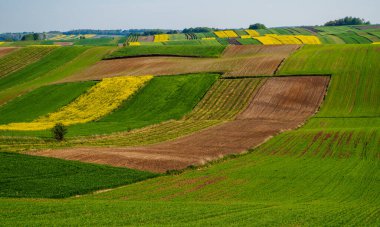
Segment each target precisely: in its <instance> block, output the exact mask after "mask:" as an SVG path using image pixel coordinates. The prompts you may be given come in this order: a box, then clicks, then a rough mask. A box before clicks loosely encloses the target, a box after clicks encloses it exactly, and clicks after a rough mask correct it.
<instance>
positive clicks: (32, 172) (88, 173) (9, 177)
mask: <svg viewBox="0 0 380 227" xmlns="http://www.w3.org/2000/svg"><path fill="white" fill-rule="evenodd" d="M155 176H157V175H156V174H152V173H148V172H142V171H137V170H131V169H126V168H116V167H109V166H101V165H93V164H85V163H80V162H73V161H64V160H59V159H53V158H45V157H34V156H29V155H22V154H16V153H4V152H1V153H0V197H31V198H64V197H69V196H74V195H80V194H86V193H89V192H92V191H95V190H100V189H106V188H112V187H117V186H120V185H126V184H131V183H134V182H138V181H141V180H145V179H147V178H152V177H155Z"/></svg>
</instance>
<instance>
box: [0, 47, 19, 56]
mask: <svg viewBox="0 0 380 227" xmlns="http://www.w3.org/2000/svg"><path fill="white" fill-rule="evenodd" d="M0 45H1V44H0ZM17 49H18V48H17V47H0V58H2V57H4V56H6V55H7V54H10V53H12V52H13V51H15V50H17Z"/></svg>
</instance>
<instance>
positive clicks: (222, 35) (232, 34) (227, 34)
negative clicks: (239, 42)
mask: <svg viewBox="0 0 380 227" xmlns="http://www.w3.org/2000/svg"><path fill="white" fill-rule="evenodd" d="M214 33H215V35H216V36H218V37H219V38H237V37H239V36H238V34H236V32H234V31H232V30H226V31H216V32H214Z"/></svg>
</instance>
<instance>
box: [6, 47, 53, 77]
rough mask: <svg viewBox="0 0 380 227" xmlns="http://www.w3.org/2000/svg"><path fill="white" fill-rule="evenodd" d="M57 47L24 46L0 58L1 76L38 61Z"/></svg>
mask: <svg viewBox="0 0 380 227" xmlns="http://www.w3.org/2000/svg"><path fill="white" fill-rule="evenodd" d="M55 49H57V47H51V46H48V47H44V46H32V47H24V48H21V49H19V50H17V51H14V52H13V53H10V54H8V55H6V56H4V57H2V58H0V78H2V77H4V76H6V75H8V74H10V73H13V72H15V71H17V70H20V69H22V68H24V67H26V66H27V65H29V64H32V63H34V62H37V61H38V60H40V59H41V58H43V57H44V56H46V55H48V54H49V53H51V52H52V51H53V50H55Z"/></svg>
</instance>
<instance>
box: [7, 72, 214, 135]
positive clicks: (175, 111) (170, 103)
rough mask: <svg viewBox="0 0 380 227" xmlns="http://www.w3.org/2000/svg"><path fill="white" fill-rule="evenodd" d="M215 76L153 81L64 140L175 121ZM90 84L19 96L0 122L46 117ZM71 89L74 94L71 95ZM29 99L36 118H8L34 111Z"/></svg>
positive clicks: (70, 131)
mask: <svg viewBox="0 0 380 227" xmlns="http://www.w3.org/2000/svg"><path fill="white" fill-rule="evenodd" d="M219 76H220V75H219V74H194V75H180V76H161V77H155V78H153V79H152V80H151V81H150V82H149V83H148V84H147V85H146V86H145V87H144V88H143V89H141V90H140V91H139V92H138V93H137V94H136V95H134V96H133V97H132V98H130V99H129V100H127V101H126V102H125V103H124V104H123V105H122V106H121V107H120V108H119V109H117V110H116V111H114V112H113V113H111V114H109V115H107V116H105V117H104V118H102V119H99V120H97V121H95V122H90V123H86V124H80V125H73V126H69V127H68V136H69V137H70V136H84V135H100V134H110V133H113V132H119V131H129V130H132V129H136V128H141V127H145V126H148V125H152V124H157V123H160V122H163V121H167V120H178V119H180V118H181V117H182V116H183V115H185V114H186V113H188V112H190V111H191V110H192V109H193V108H194V106H195V105H196V104H197V103H198V102H199V101H200V100H201V98H202V97H203V96H204V94H205V93H206V92H207V90H208V89H209V88H210V86H212V84H213V83H214V82H215V80H216V79H217V78H218V77H219ZM93 84H94V82H87V83H71V84H66V85H65V86H60V85H52V86H47V87H43V88H41V89H39V90H37V91H36V92H34V93H33V92H32V93H31V94H28V95H25V96H22V97H21V98H20V99H21V101H19V100H16V101H15V102H11V103H9V104H7V105H5V106H3V108H2V109H0V113H1V111H2V110H3V112H4V115H5V117H4V118H3V117H0V122H1V123H2V122H6V123H9V122H17V121H15V120H17V119H18V120H19V122H20V121H21V122H22V121H25V120H26V121H31V120H34V119H35V118H36V117H39V116H41V115H42V114H47V113H49V112H47V110H50V111H51V112H52V111H54V110H57V109H58V107H59V106H62V105H61V104H62V103H65V104H68V103H69V101H70V100H72V99H73V97H77V94H80V93H82V92H83V91H84V89H86V88H88V87H89V86H91V85H93ZM59 86H60V87H59ZM57 87H58V88H61V91H59V90H58V91H56V94H55V95H54V96H46V97H44V95H45V94H46V93H49V92H52V91H53V90H55V89H57ZM74 89H76V90H75V91H73V90H74ZM65 93H71V94H70V96H67V95H66V97H65V99H62V100H59V102H58V101H57V100H56V99H57V98H58V99H59V97H60V96H62V95H63V94H65ZM33 99H34V100H38V101H39V105H40V106H41V108H40V109H39V111H38V113H40V115H37V114H34V115H28V114H27V113H24V115H23V114H21V115H16V116H14V114H12V113H13V111H14V110H15V109H18V108H20V107H21V108H24V109H28V110H31V109H32V110H33V109H34V108H35V106H34V104H33V101H32V100H33ZM34 102H35V101H34ZM7 115H8V116H7ZM25 115H26V116H25ZM0 135H3V136H4V135H13V136H14V135H18V136H22V135H29V136H32V135H34V136H36V135H37V136H42V137H50V131H35V132H33V131H19V132H16V131H14V132H7V131H0Z"/></svg>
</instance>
